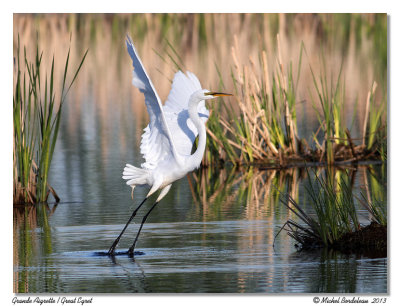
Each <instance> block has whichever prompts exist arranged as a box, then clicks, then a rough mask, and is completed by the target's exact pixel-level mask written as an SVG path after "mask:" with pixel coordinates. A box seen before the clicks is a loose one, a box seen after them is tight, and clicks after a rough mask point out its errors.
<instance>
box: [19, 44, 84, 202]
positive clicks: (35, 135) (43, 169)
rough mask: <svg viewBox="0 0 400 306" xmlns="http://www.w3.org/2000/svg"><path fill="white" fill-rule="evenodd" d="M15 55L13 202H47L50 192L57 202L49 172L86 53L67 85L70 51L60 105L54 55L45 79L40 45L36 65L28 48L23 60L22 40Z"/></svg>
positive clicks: (57, 198) (37, 50) (37, 49)
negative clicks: (64, 113)
mask: <svg viewBox="0 0 400 306" xmlns="http://www.w3.org/2000/svg"><path fill="white" fill-rule="evenodd" d="M16 52H17V58H16V67H15V69H16V71H15V77H16V80H15V91H14V97H13V127H14V134H13V136H14V137H13V139H14V141H13V149H14V150H13V164H14V168H13V169H14V171H13V176H14V179H13V197H14V203H32V204H33V203H37V202H46V201H47V199H48V196H49V194H50V193H51V194H52V195H53V196H54V198H55V200H56V202H58V201H59V197H58V195H57V194H56V192H55V190H54V189H53V188H52V187H51V186H50V184H49V182H48V173H49V168H50V164H51V160H52V157H53V153H54V148H55V144H56V141H57V136H58V132H59V127H60V120H61V111H62V107H63V103H64V101H65V98H66V95H67V93H68V91H69V89H70V88H71V86H72V84H73V83H74V81H75V79H76V77H77V75H78V73H79V70H80V68H81V66H82V64H83V62H84V60H85V57H86V54H87V52H86V53H85V55H84V56H83V58H82V61H81V63H80V65H79V67H78V68H77V70H76V72H75V74H74V76H73V78H72V80H71V82H70V84H69V86H67V83H66V78H67V71H68V63H69V51H68V56H67V59H66V62H65V68H64V74H63V79H62V85H61V86H62V89H61V93H60V95H59V101H58V103H57V101H56V93H55V86H56V85H55V82H56V81H58V79H57V77H56V76H55V74H54V56H53V60H52V64H51V71H50V74H47V73H46V75H45V77H44V78H43V72H42V71H41V63H42V58H43V53H40V52H39V47H38V46H37V48H36V56H35V59H34V61H33V62H30V61H29V59H28V57H27V52H26V48H25V47H24V55H23V58H22V59H21V58H20V44H19V40H18V45H17V51H16ZM21 62H22V63H21ZM22 69H23V70H22Z"/></svg>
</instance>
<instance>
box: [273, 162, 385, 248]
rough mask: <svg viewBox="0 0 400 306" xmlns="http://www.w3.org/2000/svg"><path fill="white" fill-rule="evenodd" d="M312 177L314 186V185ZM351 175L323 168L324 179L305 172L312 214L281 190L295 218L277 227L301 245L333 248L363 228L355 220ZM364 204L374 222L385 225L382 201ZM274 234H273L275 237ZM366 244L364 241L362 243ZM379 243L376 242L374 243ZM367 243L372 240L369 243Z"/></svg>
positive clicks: (282, 199)
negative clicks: (324, 171) (344, 238)
mask: <svg viewBox="0 0 400 306" xmlns="http://www.w3.org/2000/svg"><path fill="white" fill-rule="evenodd" d="M312 178H313V179H314V182H315V185H313V181H312ZM350 181H351V178H350V176H349V175H348V173H346V172H333V171H332V170H331V169H328V170H326V175H325V178H322V177H320V176H319V175H317V174H316V173H315V172H314V175H313V176H312V177H311V175H310V173H308V185H307V186H306V199H305V201H307V202H310V203H311V204H312V207H313V209H314V213H312V214H311V213H309V212H306V211H304V210H303V209H302V207H301V205H300V204H299V203H298V202H297V201H295V200H294V199H293V198H292V197H291V196H290V195H289V194H287V193H284V192H280V191H279V193H280V195H281V197H280V200H281V203H282V204H284V205H285V206H286V207H287V208H288V209H289V210H290V211H292V212H293V213H294V215H295V216H296V219H297V220H294V219H289V220H287V221H286V222H285V224H284V225H283V226H282V227H281V228H280V230H279V231H278V233H277V235H279V233H280V232H281V231H282V230H285V231H287V233H288V235H289V236H290V237H292V238H293V239H295V241H296V242H297V243H298V244H299V245H298V246H299V247H300V248H303V249H304V248H313V247H321V246H326V247H335V246H338V245H341V240H342V239H343V237H345V236H346V235H349V234H352V233H359V231H360V230H362V227H361V225H360V223H359V221H358V216H357V211H356V205H355V201H354V196H353V192H352V188H351V183H350ZM367 203H368V204H364V205H365V207H367V210H368V211H369V212H370V213H371V215H372V216H373V220H374V221H375V222H379V224H380V225H381V226H386V213H385V212H386V210H385V208H384V205H383V202H382V203H381V204H375V203H374V204H372V202H367ZM277 235H276V236H277ZM364 243H365V242H364ZM377 243H378V242H377ZM367 244H368V245H370V244H372V245H373V242H368V243H367Z"/></svg>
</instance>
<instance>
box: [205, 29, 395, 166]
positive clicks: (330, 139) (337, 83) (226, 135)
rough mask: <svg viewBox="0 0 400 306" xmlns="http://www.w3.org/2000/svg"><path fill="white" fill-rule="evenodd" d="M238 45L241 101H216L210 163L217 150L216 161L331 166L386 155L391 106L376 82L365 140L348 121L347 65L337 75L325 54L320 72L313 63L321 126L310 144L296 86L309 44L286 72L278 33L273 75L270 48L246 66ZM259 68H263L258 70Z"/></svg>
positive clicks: (235, 72)
mask: <svg viewBox="0 0 400 306" xmlns="http://www.w3.org/2000/svg"><path fill="white" fill-rule="evenodd" d="M237 45H238V44H237V42H236V43H235V45H234V47H232V60H233V67H232V81H233V83H234V88H235V103H233V105H237V110H236V111H235V109H234V108H233V109H232V107H229V106H228V105H227V104H226V103H227V102H223V103H222V105H223V108H221V106H214V105H213V107H214V111H215V113H214V115H213V116H211V117H210V119H209V122H208V133H209V135H210V137H211V141H209V142H208V146H207V149H208V153H210V154H211V157H207V159H206V160H205V161H204V162H205V163H207V162H208V163H213V158H212V156H213V153H217V152H218V154H219V155H217V156H215V157H214V161H215V160H219V159H220V158H222V159H224V158H225V159H226V161H230V162H231V163H233V164H235V165H236V164H252V163H263V164H265V163H274V164H279V165H280V166H286V165H287V164H288V163H290V162H295V161H304V160H305V161H311V162H315V161H317V162H325V163H326V164H328V165H332V164H334V163H335V162H346V161H347V162H356V161H358V160H366V159H371V158H375V159H376V158H381V159H384V156H386V153H385V152H386V134H385V133H386V117H385V116H386V107H387V104H386V99H383V100H382V101H381V102H380V103H379V104H378V103H377V102H376V99H375V95H374V93H375V90H376V83H374V86H373V87H372V89H371V91H370V92H369V94H368V98H367V104H366V109H365V119H364V120H365V121H364V133H363V136H362V138H360V139H361V140H362V143H360V141H358V140H359V139H357V138H356V137H354V136H352V135H351V128H352V124H351V125H350V126H349V125H347V123H346V119H348V117H349V116H348V114H346V113H345V112H346V109H348V108H347V106H346V103H345V101H346V97H345V95H346V91H345V88H346V83H345V79H344V77H343V72H342V70H343V66H342V65H343V64H342V65H341V66H340V68H339V71H338V73H337V76H336V78H335V77H334V72H333V71H329V72H328V71H327V68H326V62H325V59H324V57H323V56H322V57H321V65H320V66H321V70H320V72H319V74H316V73H315V72H314V70H313V69H312V68H311V65H310V71H311V75H312V83H313V86H312V87H311V88H309V97H310V101H311V103H312V105H313V111H314V115H315V116H314V117H316V118H317V120H318V123H319V128H318V129H317V130H315V131H314V132H312V137H311V141H312V142H311V143H308V141H307V140H306V138H300V137H299V134H298V122H297V110H296V106H297V105H298V104H299V103H300V101H299V97H298V95H297V87H298V84H299V80H300V71H301V66H302V59H303V52H305V49H304V45H303V44H301V45H300V49H299V57H298V63H297V65H296V68H295V69H294V68H293V63H292V62H289V64H288V65H286V66H287V70H286V71H285V69H284V68H283V67H284V66H285V65H284V63H283V62H282V55H281V52H282V51H281V46H280V38H279V35H278V36H277V55H276V63H275V69H274V70H273V72H272V74H270V73H269V70H270V69H269V67H268V66H269V65H270V63H269V62H268V61H267V55H266V52H265V51H261V52H260V54H259V62H258V63H257V64H256V63H255V62H254V60H253V59H252V58H250V59H249V64H248V65H246V64H242V63H239V61H238V56H237V54H238V46H237ZM321 52H322V51H321ZM305 53H307V52H305ZM307 58H308V57H307ZM308 60H309V61H310V59H308ZM257 66H258V67H261V68H260V69H258V71H257V69H256V67H257ZM260 70H261V71H260ZM315 97H316V98H315ZM223 101H225V100H223ZM357 105H359V104H356V106H355V108H354V111H353V112H352V113H353V115H352V118H351V122H354V120H355V116H356V113H357V112H359V109H358V108H357ZM321 135H322V136H321ZM321 139H322V143H320V141H321Z"/></svg>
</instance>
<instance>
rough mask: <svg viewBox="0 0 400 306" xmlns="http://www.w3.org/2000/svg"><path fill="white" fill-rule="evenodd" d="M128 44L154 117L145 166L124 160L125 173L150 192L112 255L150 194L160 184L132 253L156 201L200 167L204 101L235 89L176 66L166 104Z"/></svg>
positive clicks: (145, 140) (136, 79)
mask: <svg viewBox="0 0 400 306" xmlns="http://www.w3.org/2000/svg"><path fill="white" fill-rule="evenodd" d="M126 46H127V48H128V52H129V55H130V56H131V58H132V62H133V68H134V70H133V79H132V84H133V85H134V86H136V87H137V88H138V89H139V90H140V91H141V92H142V93H143V94H144V97H145V103H146V106H147V111H148V113H149V119H150V122H149V124H148V125H147V127H146V128H145V129H144V133H143V135H142V142H141V146H140V152H141V153H142V154H143V157H144V159H145V163H143V164H142V165H141V168H138V167H134V166H132V165H130V164H126V167H125V169H124V172H123V176H122V178H123V179H125V180H127V182H126V183H127V185H129V186H131V187H132V192H133V189H134V188H135V187H136V186H149V187H150V191H149V192H148V194H147V196H146V197H145V199H144V200H143V201H142V202H141V203H140V204H139V206H138V207H137V208H136V209H135V210H134V211H133V213H132V215H131V217H130V218H129V220H128V222H127V223H126V225H125V227H124V228H123V230H122V232H121V233H120V235H119V236H118V237H117V239H116V240H115V241H114V243H113V244H112V246H111V247H110V249H109V251H108V254H109V255H114V253H115V248H116V246H117V244H118V242H119V240H120V238H121V236H122V235H123V233H124V232H125V230H126V228H127V227H128V225H129V223H130V222H131V221H132V219H133V218H134V216H135V215H136V213H137V211H138V210H139V209H140V207H141V206H142V205H143V204H144V202H145V201H146V200H147V198H148V197H149V196H150V195H152V194H153V193H154V192H156V191H157V190H159V189H161V192H160V194H159V196H158V198H157V200H156V202H155V203H154V204H153V206H152V207H151V208H150V210H149V211H148V212H147V213H146V215H145V216H144V217H143V220H142V223H141V224H140V227H139V231H138V233H137V235H136V238H135V240H134V242H133V244H132V246H131V247H130V248H129V250H128V254H129V255H130V256H133V255H134V249H135V245H136V242H137V240H138V237H139V234H140V231H141V230H142V227H143V224H144V223H145V221H146V219H147V217H148V215H149V214H150V213H151V211H152V210H153V209H154V208H155V206H156V205H157V204H158V203H159V202H160V200H161V199H162V198H163V197H164V196H165V195H166V194H167V193H168V191H169V190H170V188H171V184H172V183H173V182H175V181H176V180H179V179H180V178H182V177H184V176H185V175H186V174H187V173H189V172H191V171H193V170H195V169H196V168H198V167H199V166H200V163H201V160H202V158H203V154H204V150H205V148H206V128H205V123H206V121H207V119H208V116H209V112H208V110H207V108H206V107H205V102H204V100H209V99H213V98H216V97H219V96H231V94H225V93H217V92H211V91H209V90H206V89H202V87H201V85H200V82H199V80H198V79H197V77H196V76H195V75H194V74H193V73H191V72H186V74H184V73H183V72H181V71H178V72H177V73H176V74H175V76H174V80H173V83H172V89H171V91H170V93H169V95H168V98H167V100H166V102H165V105H162V103H161V100H160V98H159V97H158V95H157V92H156V91H155V89H154V86H153V84H152V82H151V80H150V78H149V77H148V75H147V73H146V71H145V69H144V67H143V64H142V62H141V60H140V58H139V56H138V54H137V52H136V49H135V47H134V45H133V43H132V40H131V39H130V37H129V36H128V37H127V40H126ZM197 135H198V136H199V139H198V144H197V149H196V151H195V152H194V153H193V154H191V152H192V147H193V143H194V141H195V139H196V137H197Z"/></svg>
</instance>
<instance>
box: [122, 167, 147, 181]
mask: <svg viewBox="0 0 400 306" xmlns="http://www.w3.org/2000/svg"><path fill="white" fill-rule="evenodd" d="M148 176H149V172H148V170H146V169H141V168H137V167H134V166H132V165H130V164H126V166H125V168H124V172H123V173H122V178H123V179H124V180H127V182H126V184H127V185H129V186H136V185H145V184H147V183H148Z"/></svg>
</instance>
